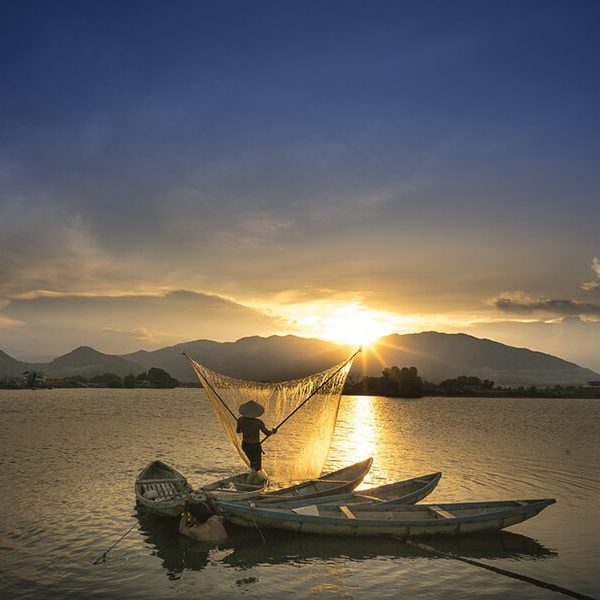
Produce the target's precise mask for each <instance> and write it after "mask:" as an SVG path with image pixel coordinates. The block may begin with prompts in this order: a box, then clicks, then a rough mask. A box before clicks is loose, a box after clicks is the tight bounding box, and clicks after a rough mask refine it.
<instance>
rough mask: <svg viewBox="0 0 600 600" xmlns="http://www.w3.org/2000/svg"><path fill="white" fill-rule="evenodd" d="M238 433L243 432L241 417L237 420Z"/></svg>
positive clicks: (236, 430)
mask: <svg viewBox="0 0 600 600" xmlns="http://www.w3.org/2000/svg"><path fill="white" fill-rule="evenodd" d="M235 432H236V433H242V429H241V427H240V419H238V420H237V427H236V429H235Z"/></svg>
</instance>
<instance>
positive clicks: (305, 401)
mask: <svg viewBox="0 0 600 600" xmlns="http://www.w3.org/2000/svg"><path fill="white" fill-rule="evenodd" d="M361 351H362V347H359V348H358V350H357V351H356V352H354V354H353V355H352V356H351V357H350V358H349V359H348V360H346V361H345V362H344V364H343V365H342V366H341V367H340V368H339V369H336V370H335V371H334V372H333V373H332V374H331V375H330V376H329V377H328V378H327V379H326V380H325V381H324V382H323V383H321V384H320V385H318V386H317V387H316V388H315V389H314V390H313V391H312V392H311V393H310V395H309V396H307V397H306V398H305V399H304V400H303V401H302V402H301V403H300V404H299V405H298V406H296V408H295V409H294V410H293V411H292V412H291V413H290V414H289V415H288V416H287V417H286V418H285V419H283V421H281V423H279V425H277V426H276V427H275V429H279V428H280V427H281V426H282V425H283V424H284V423H285V422H286V421H288V420H289V419H291V418H292V417H293V416H294V415H295V414H296V413H297V412H298V411H299V410H300V409H301V408H302V407H303V406H304V405H305V404H306V403H307V402H308V401H309V400H310V399H311V398H312V397H313V396H314V395H315V394H316V393H317V392H318V391H319V390H320V389H321V388H322V387H323V386H324V385H325V384H326V383H329V382H330V381H331V380H332V379H333V378H334V377H335V376H336V375H337V374H338V373H339V372H340V371H341V370H342V369H343V368H344V367H345V366H346V365H347V364H348V363H349V362H352V361H353V360H354V357H355V356H356V355H357V354H358V353H359V352H361ZM269 437H271V436H267V437H265V438H264V439H263V440H262V441H261V442H260V443H261V444H264V442H266V441H267V440H268V439H269Z"/></svg>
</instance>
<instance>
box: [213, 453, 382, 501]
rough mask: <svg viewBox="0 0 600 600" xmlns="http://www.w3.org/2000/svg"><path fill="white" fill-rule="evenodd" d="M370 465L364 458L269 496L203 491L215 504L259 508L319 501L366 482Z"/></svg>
mask: <svg viewBox="0 0 600 600" xmlns="http://www.w3.org/2000/svg"><path fill="white" fill-rule="evenodd" d="M372 464H373V459H372V458H367V459H366V460H363V461H361V462H357V463H355V464H353V465H350V466H349V467H344V468H343V469H339V470H337V471H332V472H331V473H327V474H326V475H322V476H321V477H319V478H318V479H309V480H307V481H303V482H301V483H298V484H297V485H292V486H290V487H286V488H282V489H279V490H275V491H270V492H262V491H261V490H257V491H247V492H246V491H243V490H242V491H241V492H240V493H239V494H237V495H234V494H233V493H231V492H230V493H229V495H228V493H227V492H223V491H222V490H217V491H211V490H210V489H209V488H208V487H204V488H203V491H206V492H208V493H209V495H210V496H212V497H213V498H214V499H215V500H216V501H217V502H221V501H224V502H228V501H232V502H245V501H250V500H251V501H252V502H257V503H261V504H262V503H270V502H282V501H284V500H290V499H294V500H297V499H299V498H303V499H304V498H318V497H320V496H329V495H332V494H341V493H345V492H351V491H352V490H353V489H354V488H355V487H356V486H357V485H359V484H360V482H361V481H362V480H363V479H364V478H365V475H366V474H367V473H368V472H369V469H370V468H371V465H372ZM232 492H233V490H232ZM229 499H231V500H229Z"/></svg>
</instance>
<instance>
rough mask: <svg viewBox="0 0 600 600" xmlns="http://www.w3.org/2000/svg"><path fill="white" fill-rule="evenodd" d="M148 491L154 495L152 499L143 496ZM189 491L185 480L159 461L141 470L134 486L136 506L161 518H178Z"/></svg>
mask: <svg viewBox="0 0 600 600" xmlns="http://www.w3.org/2000/svg"><path fill="white" fill-rule="evenodd" d="M150 491H153V492H155V493H156V496H155V497H154V498H147V497H146V496H145V494H147V492H150ZM191 491H192V487H191V486H190V484H189V483H188V481H187V479H186V478H185V477H184V476H183V475H182V474H181V473H179V472H178V471H176V470H175V469H174V468H173V467H171V466H169V465H167V464H166V463H163V462H162V461H160V460H155V461H152V462H151V463H149V464H148V465H147V466H146V467H145V468H144V469H142V471H141V472H140V474H139V475H138V476H137V478H136V481H135V485H134V492H135V498H136V502H137V504H138V505H139V506H141V507H143V508H144V509H145V510H147V511H148V512H151V513H153V514H155V515H158V516H161V517H179V516H180V515H181V513H182V512H183V511H184V509H185V502H186V496H187V494H189V493H190V492H191Z"/></svg>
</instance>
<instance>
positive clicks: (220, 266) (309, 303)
mask: <svg viewBox="0 0 600 600" xmlns="http://www.w3.org/2000/svg"><path fill="white" fill-rule="evenodd" d="M599 26H600V4H599V3H598V2H595V1H590V2H586V1H575V2H554V1H547V2H532V1H523V2H518V3H517V2H493V1H489V2H462V1H457V2H433V1H424V2H419V3H403V2H392V1H377V0H374V1H372V2H352V1H342V0H332V1H329V2H311V1H307V0H303V1H302V2H293V1H290V2H263V1H255V2H232V1H227V0H225V1H219V2H217V1H213V2H201V1H191V0H190V1H182V0H169V1H163V2H152V1H145V2H143V3H137V2H114V1H107V0H103V1H99V0H96V1H91V0H88V1H85V2H81V1H73V2H61V1H58V0H55V1H54V2H41V1H32V0H22V1H17V0H11V1H7V0H2V1H1V2H0V53H1V56H2V57H3V60H2V61H0V349H2V350H4V351H5V352H7V353H9V354H10V355H11V356H14V357H15V358H19V359H21V360H43V359H46V358H52V357H55V356H58V355H60V354H62V353H65V352H67V351H69V350H70V349H72V348H74V347H76V346H79V345H90V346H93V347H95V348H97V349H98V350H101V351H103V352H108V353H126V352H131V351H134V350H137V349H140V348H144V349H148V350H150V349H155V348H160V347H163V346H166V345H172V344H176V343H178V342H182V341H188V340H192V339H204V338H206V339H214V340H217V341H233V340H236V339H238V338H240V337H243V336H248V335H271V334H296V335H303V336H306V337H322V338H326V339H333V340H337V341H355V340H356V341H358V337H359V336H370V337H373V336H374V335H381V334H385V333H391V332H398V333H408V332H418V331H427V330H437V331H446V332H450V333H452V332H465V333H470V334H473V335H477V336H479V337H490V338H492V339H495V340H498V341H501V342H504V343H509V344H514V345H518V346H524V347H529V348H532V349H535V350H541V351H544V352H550V353H552V354H557V355H558V356H561V357H563V358H567V359H569V360H573V361H575V362H578V363H579V364H582V365H583V366H587V367H590V368H594V369H596V370H600V218H599V210H600V169H599V168H598V164H599V158H600V135H599V134H600V111H599V110H598V106H600V77H599V75H600V69H599V67H600V36H598V30H599Z"/></svg>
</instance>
